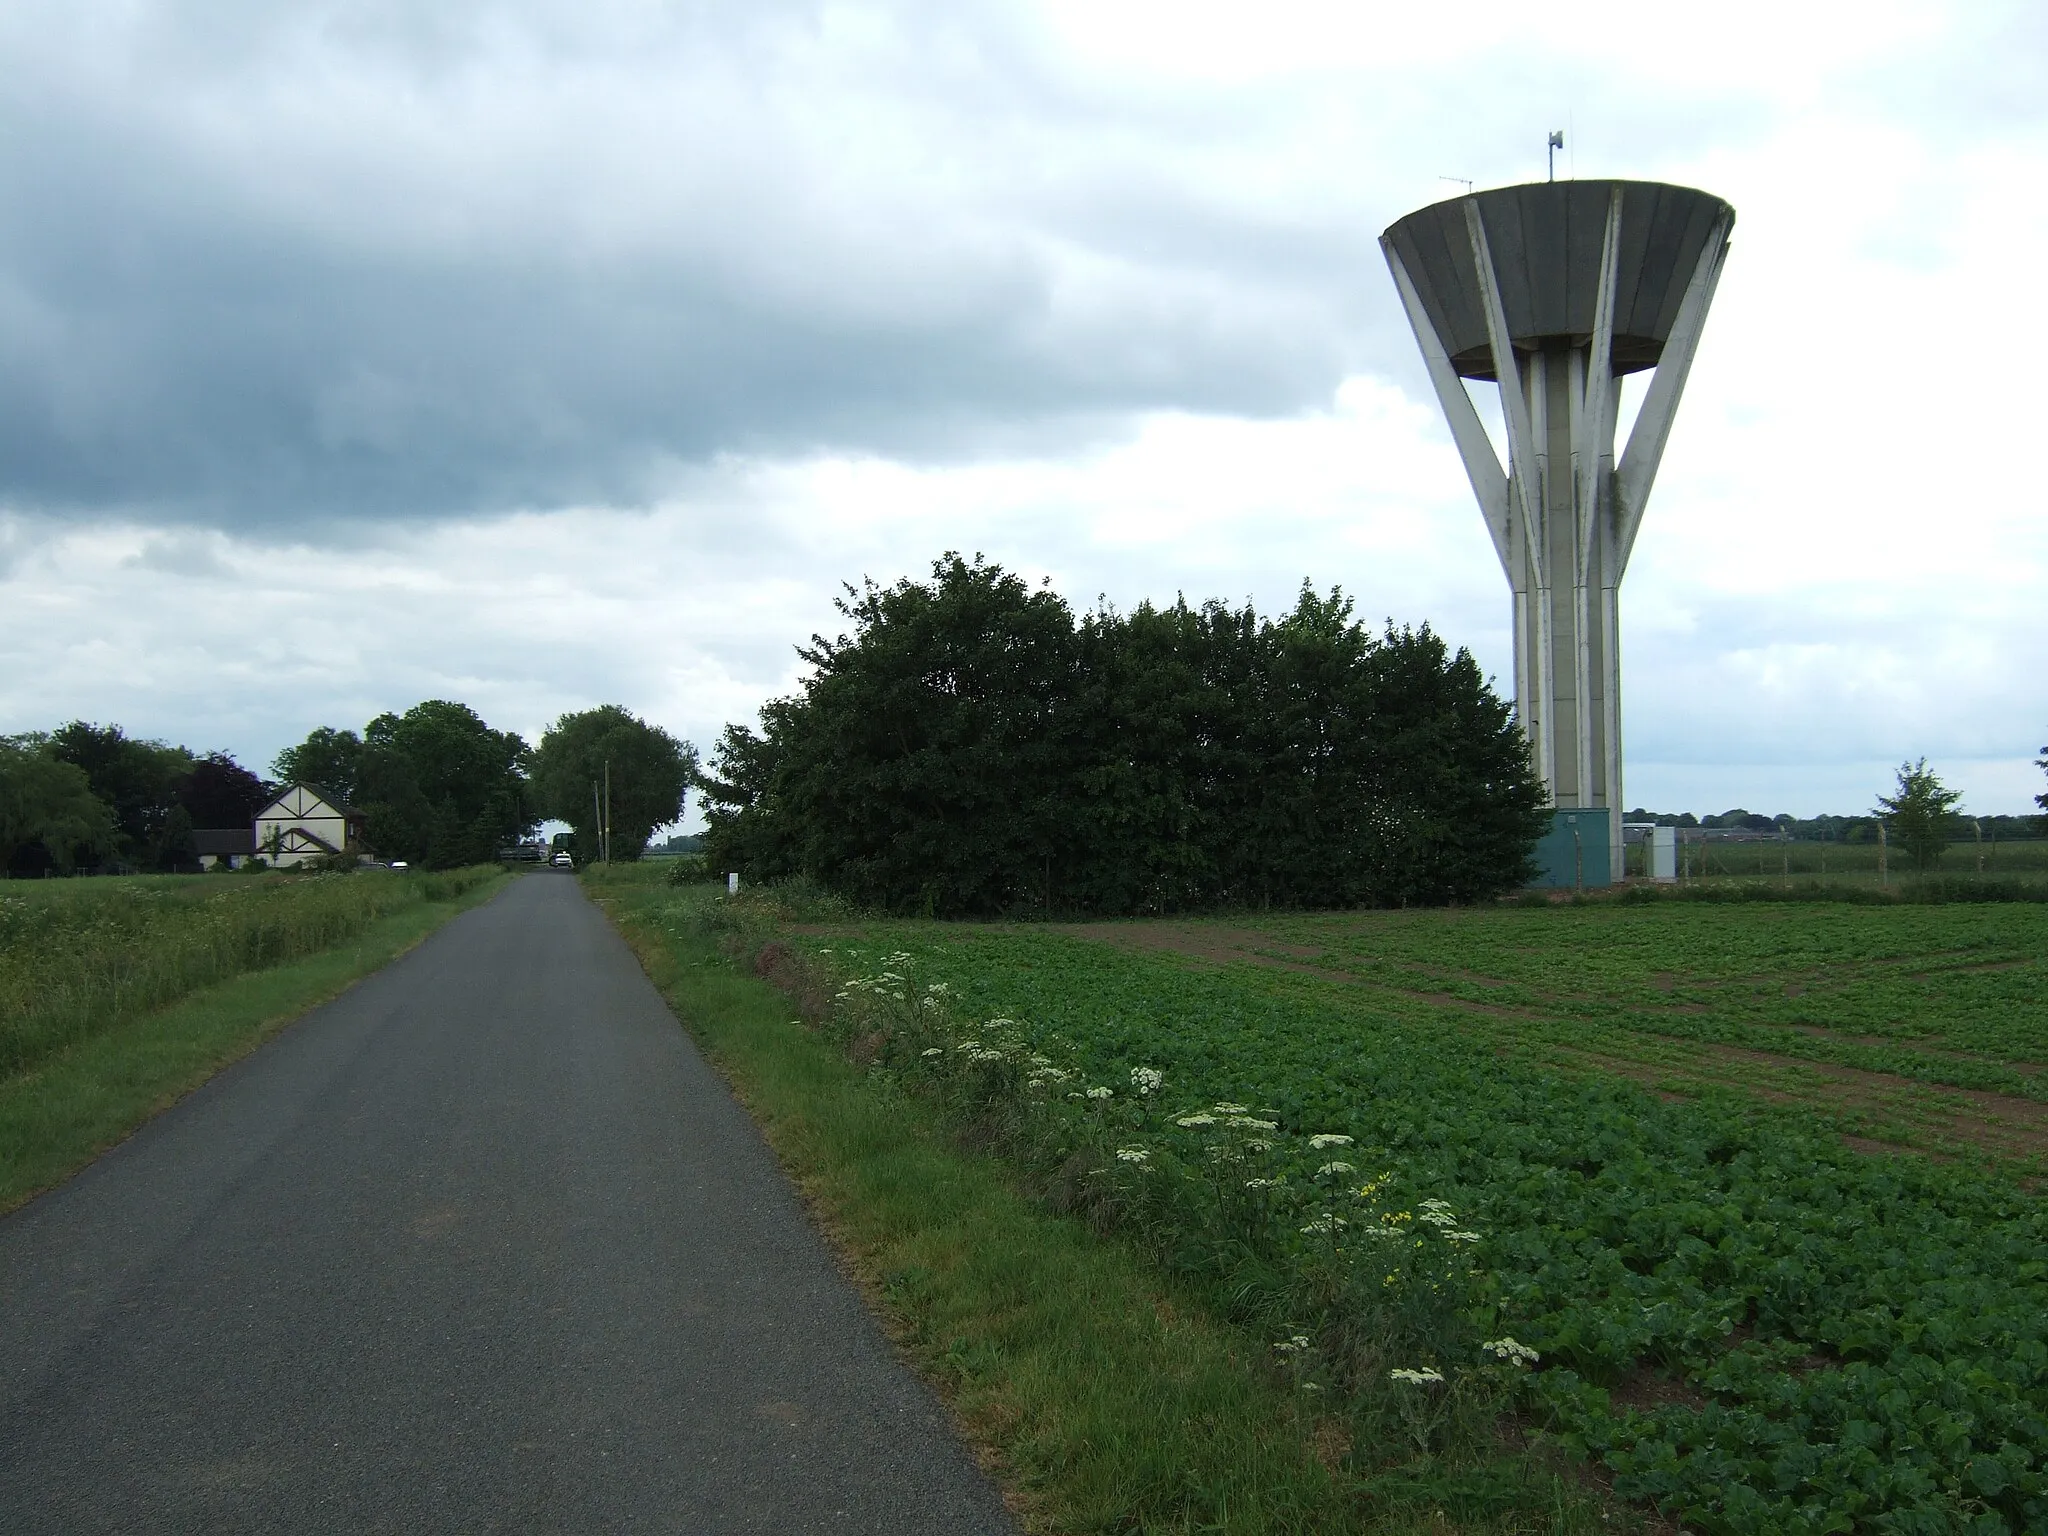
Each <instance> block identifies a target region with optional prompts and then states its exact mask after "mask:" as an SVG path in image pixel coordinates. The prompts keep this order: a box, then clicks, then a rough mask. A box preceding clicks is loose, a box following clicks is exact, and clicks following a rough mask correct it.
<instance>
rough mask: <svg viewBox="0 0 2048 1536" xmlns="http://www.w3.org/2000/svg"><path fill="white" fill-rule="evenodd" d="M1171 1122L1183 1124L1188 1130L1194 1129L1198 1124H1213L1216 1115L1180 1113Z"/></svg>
mask: <svg viewBox="0 0 2048 1536" xmlns="http://www.w3.org/2000/svg"><path fill="white" fill-rule="evenodd" d="M1173 1123H1174V1124H1175V1125H1184V1126H1186V1127H1187V1128H1188V1129H1189V1130H1194V1129H1196V1128H1197V1127H1199V1126H1204V1125H1214V1124H1215V1123H1216V1117H1215V1116H1214V1115H1182V1116H1181V1117H1180V1118H1179V1119H1178V1120H1176V1121H1174V1122H1173Z"/></svg>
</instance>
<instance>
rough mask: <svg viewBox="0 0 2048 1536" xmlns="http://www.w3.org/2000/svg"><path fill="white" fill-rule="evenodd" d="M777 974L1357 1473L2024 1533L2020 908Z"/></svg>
mask: <svg viewBox="0 0 2048 1536" xmlns="http://www.w3.org/2000/svg"><path fill="white" fill-rule="evenodd" d="M764 931H765V930H764ZM780 942H781V943H782V944H784V945H785V946H788V950H789V953H790V954H791V957H792V958H791V962H790V963H791V964H792V965H794V966H796V967H797V968H798V969H799V970H802V971H804V972H805V974H813V973H814V974H816V975H820V976H828V977H831V978H834V979H835V980H836V981H837V982H838V983H840V984H841V985H840V989H839V996H838V1000H837V1003H836V1005H835V1013H836V1015H837V1016H838V1018H839V1020H840V1024H839V1027H840V1028H842V1029H843V1030H844V1031H845V1033H846V1037H847V1038H848V1040H849V1042H850V1044H851V1045H852V1046H853V1047H854V1048H855V1049H856V1050H857V1051H859V1052H860V1053H861V1054H862V1055H863V1056H864V1057H868V1058H872V1059H873V1061H874V1062H875V1069H876V1070H880V1071H887V1072H891V1073H895V1074H897V1075H899V1076H900V1077H901V1078H902V1079H903V1080H904V1081H905V1082H906V1084H910V1085H912V1086H919V1085H922V1089H923V1091H927V1092H930V1093H933V1094H935V1095H938V1096H941V1097H942V1098H949V1099H950V1100H951V1101H952V1102H954V1103H956V1104H957V1106H958V1108H959V1112H960V1115H961V1117H962V1123H964V1124H973V1123H977V1122H980V1123H983V1124H984V1125H985V1126H986V1125H992V1124H997V1123H1003V1124H1008V1125H1009V1126H1011V1127H1012V1129H1011V1130H1010V1131H1009V1132H1006V1133H1004V1134H1003V1135H994V1134H993V1133H989V1134H990V1135H991V1136H992V1139H993V1140H995V1141H996V1142H997V1143H999V1144H1008V1145H1011V1146H1014V1147H1015V1148H1017V1149H1018V1155H1019V1156H1020V1158H1022V1159H1023V1160H1024V1161H1025V1162H1027V1163H1033V1162H1035V1164H1036V1166H1037V1168H1038V1171H1039V1174H1040V1175H1044V1174H1045V1173H1046V1172H1047V1170H1057V1171H1058V1177H1059V1179H1060V1180H1062V1181H1063V1187H1065V1188H1066V1189H1067V1190H1068V1191H1069V1192H1070V1198H1074V1199H1080V1200H1084V1201H1086V1202H1092V1203H1093V1205H1094V1207H1095V1208H1096V1209H1098V1210H1099V1211H1100V1212H1102V1213H1104V1214H1105V1216H1106V1218H1107V1219H1111V1220H1114V1221H1117V1222H1121V1223H1122V1224H1124V1226H1125V1227H1126V1229H1127V1230H1129V1231H1132V1232H1135V1233H1138V1234H1140V1235H1141V1236H1142V1237H1143V1239H1144V1240H1145V1242H1146V1243H1147V1244H1149V1246H1150V1247H1151V1248H1152V1250H1153V1251H1154V1252H1155V1253H1157V1254H1158V1255H1159V1257H1160V1259H1161V1261H1162V1262H1163V1263H1165V1264H1166V1265H1167V1266H1168V1267H1169V1268H1171V1269H1173V1270H1175V1271H1176V1272H1178V1273H1179V1274H1181V1275H1182V1276H1184V1277H1188V1278H1190V1279H1192V1280H1193V1281H1195V1282H1197V1283H1198V1284H1201V1285H1203V1286H1206V1287H1207V1294H1209V1295H1210V1296H1211V1297H1212V1298H1214V1299H1215V1301H1216V1303H1217V1305H1218V1306H1219V1308H1221V1309H1222V1310H1224V1311H1226V1312H1231V1313H1234V1314H1235V1315H1237V1316H1238V1317H1239V1318H1240V1320H1241V1321H1243V1322H1245V1323H1246V1324H1247V1325H1248V1326H1257V1327H1261V1328H1264V1329H1267V1330H1268V1331H1269V1334H1270V1337H1271V1338H1272V1340H1273V1343H1274V1348H1275V1361H1276V1368H1278V1369H1284V1370H1286V1371H1288V1372H1291V1373H1293V1375H1294V1376H1295V1377H1296V1378H1297V1379H1298V1380H1299V1384H1300V1386H1301V1388H1302V1390H1304V1391H1307V1392H1312V1393H1314V1392H1320V1393H1324V1394H1326V1400H1327V1401H1329V1402H1330V1403H1331V1404H1332V1411H1333V1412H1335V1413H1341V1414H1346V1415H1348V1416H1349V1419H1350V1422H1351V1425H1352V1429H1353V1434H1352V1438H1351V1441H1350V1443H1351V1445H1352V1446H1353V1447H1354V1449H1353V1452H1352V1454H1353V1455H1354V1456H1356V1457H1363V1458H1368V1459H1370V1458H1374V1457H1378V1458H1381V1459H1387V1458H1391V1459H1392V1460H1394V1461H1398V1460H1400V1458H1401V1457H1403V1456H1409V1457H1413V1456H1416V1455H1418V1454H1419V1455H1422V1456H1424V1457H1428V1456H1437V1455H1450V1454H1452V1453H1453V1451H1454V1450H1455V1447H1454V1446H1453V1445H1452V1443H1451V1437H1452V1435H1453V1432H1454V1431H1455V1430H1456V1429H1457V1427H1458V1425H1459V1424H1460V1422H1461V1421H1462V1422H1465V1423H1466V1424H1467V1428H1468V1430H1469V1427H1470V1420H1471V1416H1472V1413H1473V1412H1474V1411H1483V1412H1484V1413H1486V1414H1491V1413H1492V1412H1494V1411H1495V1410H1496V1409H1497V1408H1498V1407H1500V1406H1503V1405H1506V1404H1512V1405H1513V1406H1514V1408H1515V1409H1516V1411H1517V1412H1518V1414H1519V1415H1520V1417H1521V1421H1522V1422H1523V1423H1525V1424H1527V1425H1532V1426H1535V1427H1538V1428H1540V1429H1542V1430H1544V1431H1546V1432H1548V1433H1550V1434H1551V1435H1554V1436H1556V1437H1557V1438H1559V1439H1561V1440H1562V1441H1563V1442H1564V1443H1565V1444H1566V1445H1567V1446H1569V1447H1571V1448H1573V1449H1575V1450H1577V1451H1579V1452H1581V1453H1583V1454H1584V1455H1586V1456H1588V1457H1589V1458H1591V1459H1593V1460H1594V1461H1596V1462H1598V1463H1599V1464H1600V1465H1601V1466H1602V1467H1603V1468H1604V1469H1605V1474H1606V1475H1607V1476H1609V1477H1611V1479H1612V1482H1613V1486H1614V1488H1615V1489H1616V1491H1617V1492H1619V1493H1620V1494H1622V1495H1623V1496H1625V1497H1627V1498H1630V1499H1632V1500H1637V1501H1641V1502H1644V1503H1646V1504H1650V1505H1653V1506H1655V1507H1656V1508H1657V1509H1659V1510H1660V1511H1662V1512H1663V1513H1664V1514H1666V1515H1667V1516H1669V1517H1671V1518H1674V1519H1677V1520H1679V1521H1681V1522H1682V1523H1683V1524H1684V1526H1685V1527H1686V1528H1687V1529H1691V1530H1699V1531H1709V1532H1778V1531H1791V1532H1806V1531H1812V1532H1825V1531H1866V1530H1868V1531H1898V1532H1908V1531H1913V1532H1917V1531H1928V1532H1934V1531H1985V1532H1992V1531H2025V1530H2041V1529H2044V1528H2048V1218H2044V1215H2043V1212H2042V1209H2041V1204H2040V1201H2039V1199H2038V1198H2037V1196H2036V1195H2035V1193H2034V1192H2033V1188H2032V1184H2031V1177H2032V1175H2033V1174H2034V1173H2036V1172H2037V1171H2038V1169H2039V1166H2040V1161H2039V1157H2040V1149H2041V1147H2042V1145H2043V1143H2044V1140H2048V1137H2044V1135H2043V1131H2044V1127H2048V1119H2044V1118H2043V1116H2042V1114H2041V1113H2040V1110H2041V1108H2042V1106H2043V1104H2044V1101H2048V1089H2044V1084H2043V1077H2042V1072H2041V1069H2042V1068H2043V1067H2044V1066H2048V974H2044V971H2048V964H2044V956H2048V907H2041V906H2038V905H2028V904H2014V905H1955V906H1939V905H1936V906H1898V907H1891V906H1887V907H1866V906H1829V905H1818V904H1816V905H1797V904H1748V905H1729V906H1714V905H1708V904H1697V903H1659V904H1653V905H1642V906H1633V905H1626V904H1613V905H1600V906H1595V905H1587V906H1557V907H1550V908H1543V909H1534V910H1524V909H1513V908H1507V909H1487V910H1475V911H1457V912H1443V911H1434V912H1408V913H1400V912H1392V913H1389V912H1380V913H1360V914H1344V915H1333V916H1291V917H1286V918H1276V919H1272V920H1270V921H1268V920H1249V919H1246V920H1238V921H1235V922H1184V923H1126V924H1101V925H1089V926H1086V927H1077V928H1069V929H1063V930H1062V929H1053V928H1049V927H1043V926H1040V927H1032V928H1020V927H1009V928H1005V927H1000V926H967V925H957V924H900V923H898V924H887V925H883V924H858V923H839V924H810V925H804V926H802V927H801V928H797V927H792V926H791V925H789V924H787V923H784V924H782V925H781V940H780ZM1006 1116H1007V1117H1008V1118H1007V1120H1006V1119H1005V1117H1006ZM1018 1127H1024V1128H1025V1130H1023V1131H1020V1130H1018V1129H1017V1128H1018ZM1034 1127H1035V1129H1032V1128H1034ZM1914 1147H1917V1148H1919V1149H1921V1150H1920V1151H1919V1152H1910V1151H1902V1150H1900V1149H1903V1148H1914ZM1930 1152H1931V1153H1932V1154H1933V1155H1927V1154H1928V1153H1930Z"/></svg>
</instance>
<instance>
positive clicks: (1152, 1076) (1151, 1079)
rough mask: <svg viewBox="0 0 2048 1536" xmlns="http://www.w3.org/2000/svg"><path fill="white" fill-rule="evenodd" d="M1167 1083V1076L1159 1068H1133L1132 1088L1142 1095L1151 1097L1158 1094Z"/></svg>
mask: <svg viewBox="0 0 2048 1536" xmlns="http://www.w3.org/2000/svg"><path fill="white" fill-rule="evenodd" d="M1165 1083H1166V1074H1165V1073H1164V1072H1161V1071H1160V1070H1159V1069H1158V1068H1157V1067H1133V1068H1131V1086H1132V1087H1133V1088H1135V1089H1136V1090H1137V1091H1138V1092H1139V1093H1140V1094H1143V1095H1146V1096H1148V1097H1149V1096H1150V1095H1152V1094H1155V1093H1157V1092H1158V1091H1159V1090H1160V1088H1161V1087H1163V1086H1164V1085H1165Z"/></svg>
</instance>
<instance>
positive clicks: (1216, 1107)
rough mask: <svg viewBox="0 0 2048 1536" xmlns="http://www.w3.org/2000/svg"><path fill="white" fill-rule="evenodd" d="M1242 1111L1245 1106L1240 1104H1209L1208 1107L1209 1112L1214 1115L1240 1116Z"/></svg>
mask: <svg viewBox="0 0 2048 1536" xmlns="http://www.w3.org/2000/svg"><path fill="white" fill-rule="evenodd" d="M1244 1111H1245V1106H1244V1105H1242V1104H1211V1105H1210V1106H1209V1112H1210V1113H1211V1114H1216V1115H1241V1114H1243V1113H1244Z"/></svg>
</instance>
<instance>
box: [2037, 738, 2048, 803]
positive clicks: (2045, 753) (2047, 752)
mask: <svg viewBox="0 0 2048 1536" xmlns="http://www.w3.org/2000/svg"><path fill="white" fill-rule="evenodd" d="M2034 766H2035V767H2036V768H2039V769H2040V770H2041V771H2042V772H2044V773H2048V747H2043V748H2042V749H2041V755H2040V756H2039V757H2037V758H2035V759H2034ZM2034 804H2036V805H2038V806H2039V807H2041V809H2042V810H2044V811H2048V792H2043V793H2041V794H2038V795H2036V796H2034Z"/></svg>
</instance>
